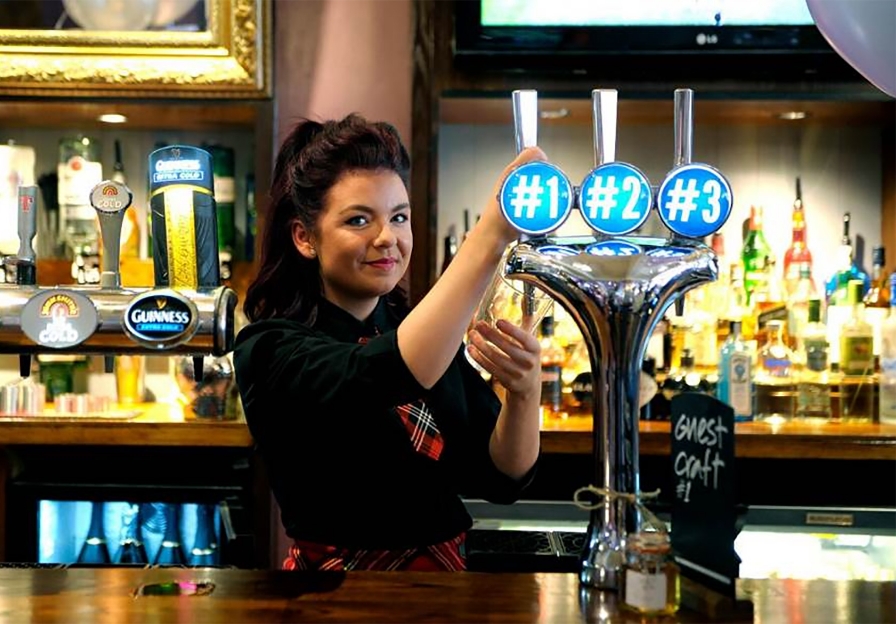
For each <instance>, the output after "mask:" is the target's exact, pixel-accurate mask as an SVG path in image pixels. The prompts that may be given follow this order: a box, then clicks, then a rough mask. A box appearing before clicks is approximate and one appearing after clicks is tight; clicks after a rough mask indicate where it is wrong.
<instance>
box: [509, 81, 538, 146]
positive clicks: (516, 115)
mask: <svg viewBox="0 0 896 624" xmlns="http://www.w3.org/2000/svg"><path fill="white" fill-rule="evenodd" d="M513 138H514V140H515V141H516V153H517V154H519V153H520V152H522V151H523V150H524V149H526V148H527V147H535V146H536V145H538V91H535V90H534V89H518V90H516V91H514V92H513Z"/></svg>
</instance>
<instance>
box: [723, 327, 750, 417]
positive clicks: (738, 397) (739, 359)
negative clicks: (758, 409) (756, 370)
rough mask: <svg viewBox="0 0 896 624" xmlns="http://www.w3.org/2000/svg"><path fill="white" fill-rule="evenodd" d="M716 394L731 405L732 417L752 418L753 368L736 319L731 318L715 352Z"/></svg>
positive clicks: (747, 347)
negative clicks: (717, 358)
mask: <svg viewBox="0 0 896 624" xmlns="http://www.w3.org/2000/svg"><path fill="white" fill-rule="evenodd" d="M716 397H717V398H718V399H719V400H720V401H724V402H725V403H727V404H728V405H730V406H731V407H732V408H734V420H735V421H738V422H743V421H748V420H753V370H752V355H751V353H750V347H749V345H747V343H746V342H745V341H744V339H743V337H742V336H741V333H740V321H731V323H730V332H729V334H728V339H727V340H725V344H724V345H722V351H721V353H720V354H719V383H718V385H717V386H716Z"/></svg>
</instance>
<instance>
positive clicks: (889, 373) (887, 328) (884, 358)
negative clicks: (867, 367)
mask: <svg viewBox="0 0 896 624" xmlns="http://www.w3.org/2000/svg"><path fill="white" fill-rule="evenodd" d="M879 384H880V388H879V417H880V422H881V424H890V425H896V273H893V274H892V275H891V276H890V315H889V316H888V317H887V320H886V321H884V324H883V328H882V330H881V348H880V381H879Z"/></svg>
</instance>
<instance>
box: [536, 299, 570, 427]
mask: <svg viewBox="0 0 896 624" xmlns="http://www.w3.org/2000/svg"><path fill="white" fill-rule="evenodd" d="M565 359H566V353H565V351H564V350H563V348H562V347H561V346H560V344H559V343H558V342H557V340H556V339H555V337H554V317H553V316H546V317H544V318H543V319H542V320H541V408H542V415H543V417H550V416H554V417H558V416H562V414H561V412H560V410H561V407H562V405H563V361H564V360H565Z"/></svg>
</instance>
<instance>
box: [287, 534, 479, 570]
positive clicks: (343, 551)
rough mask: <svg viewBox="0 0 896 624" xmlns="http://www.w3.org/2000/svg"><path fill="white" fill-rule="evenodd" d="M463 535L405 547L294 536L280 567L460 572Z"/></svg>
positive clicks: (290, 568) (296, 568)
mask: <svg viewBox="0 0 896 624" xmlns="http://www.w3.org/2000/svg"><path fill="white" fill-rule="evenodd" d="M465 538H466V533H461V534H460V535H458V536H457V537H455V538H454V539H452V540H448V541H447V542H442V543H440V544H435V545H433V546H425V547H423V548H409V549H407V550H363V549H351V548H338V547H336V546H327V545H325V544H318V543H315V542H305V541H302V540H296V541H295V542H294V543H293V545H292V546H290V548H289V555H288V556H287V557H286V559H285V560H284V561H283V569H284V570H336V571H349V570H378V571H392V570H408V571H414V572H459V571H462V570H466V569H467V564H466V561H464V558H463V556H462V555H461V553H460V549H461V544H463V543H464V539H465Z"/></svg>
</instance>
